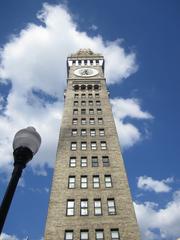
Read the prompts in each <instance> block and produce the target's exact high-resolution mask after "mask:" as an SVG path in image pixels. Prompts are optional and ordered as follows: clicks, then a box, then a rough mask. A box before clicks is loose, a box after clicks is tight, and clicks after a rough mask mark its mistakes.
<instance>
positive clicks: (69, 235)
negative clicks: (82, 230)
mask: <svg viewBox="0 0 180 240" xmlns="http://www.w3.org/2000/svg"><path fill="white" fill-rule="evenodd" d="M73 239H74V232H73V230H66V231H65V234H64V240H73Z"/></svg>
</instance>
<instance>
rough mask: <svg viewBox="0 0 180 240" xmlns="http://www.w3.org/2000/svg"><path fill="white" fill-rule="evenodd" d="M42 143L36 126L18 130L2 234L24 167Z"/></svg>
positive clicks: (0, 212) (1, 210) (1, 211)
mask: <svg viewBox="0 0 180 240" xmlns="http://www.w3.org/2000/svg"><path fill="white" fill-rule="evenodd" d="M40 144H41V137H40V135H39V133H38V132H36V129H35V128H34V127H27V128H24V129H21V130H20V131H18V132H17V133H16V134H15V136H14V141H13V149H14V152H13V156H14V169H13V172H12V176H11V179H10V182H9V185H8V187H7V190H6V193H5V195H4V198H3V201H2V203H1V206H0V234H1V232H2V229H3V226H4V222H5V220H6V216H7V213H8V210H9V207H10V205H11V201H12V199H13V195H14V192H15V190H16V186H17V184H18V181H19V178H20V177H21V174H22V170H23V168H25V167H26V164H27V163H28V162H29V161H30V160H31V159H32V158H33V156H34V155H35V154H36V153H37V151H38V149H39V147H40Z"/></svg>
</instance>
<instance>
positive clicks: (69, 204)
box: [66, 199, 75, 216]
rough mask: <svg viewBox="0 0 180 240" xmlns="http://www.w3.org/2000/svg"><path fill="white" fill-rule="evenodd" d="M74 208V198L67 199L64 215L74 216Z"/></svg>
mask: <svg viewBox="0 0 180 240" xmlns="http://www.w3.org/2000/svg"><path fill="white" fill-rule="evenodd" d="M74 208H75V201H74V199H71V200H67V209H66V215H67V216H74Z"/></svg>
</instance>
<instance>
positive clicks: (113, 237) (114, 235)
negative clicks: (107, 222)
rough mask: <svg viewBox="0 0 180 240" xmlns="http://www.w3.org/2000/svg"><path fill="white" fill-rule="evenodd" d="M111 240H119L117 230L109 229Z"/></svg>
mask: <svg viewBox="0 0 180 240" xmlns="http://www.w3.org/2000/svg"><path fill="white" fill-rule="evenodd" d="M111 240H120V235H119V230H118V229H111Z"/></svg>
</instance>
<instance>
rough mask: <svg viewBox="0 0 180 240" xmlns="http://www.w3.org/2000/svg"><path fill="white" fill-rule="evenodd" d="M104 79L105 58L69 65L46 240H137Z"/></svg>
mask: <svg viewBox="0 0 180 240" xmlns="http://www.w3.org/2000/svg"><path fill="white" fill-rule="evenodd" d="M108 95H109V94H108V91H107V87H106V79H105V77H104V58H103V56H102V55H100V54H95V53H93V52H92V51H91V50H89V49H81V50H79V51H78V52H77V53H75V54H72V55H71V56H70V57H68V59H67V90H66V91H65V105H64V114H63V118H62V124H61V130H60V137H59V144H58V149H57V160H56V165H55V170H54V176H53V183H52V190H51V196H50V203H49V209H48V217H47V222H46V230H45V240H58V239H59V240H88V239H89V240H120V239H121V240H140V236H139V230H138V226H137V221H136V217H135V213H134V208H133V204H132V199H131V194H130V190H129V186H128V181H127V177H126V171H125V168H124V164H123V159H122V155H121V151H120V146H119V141H118V136H117V131H116V127H115V123H114V119H113V115H112V110H111V105H110V102H109V96H108Z"/></svg>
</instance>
